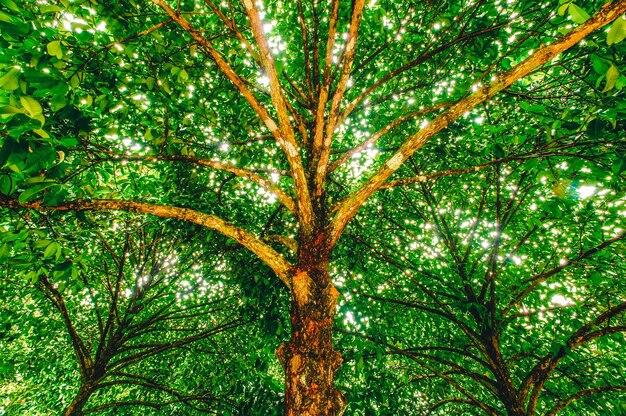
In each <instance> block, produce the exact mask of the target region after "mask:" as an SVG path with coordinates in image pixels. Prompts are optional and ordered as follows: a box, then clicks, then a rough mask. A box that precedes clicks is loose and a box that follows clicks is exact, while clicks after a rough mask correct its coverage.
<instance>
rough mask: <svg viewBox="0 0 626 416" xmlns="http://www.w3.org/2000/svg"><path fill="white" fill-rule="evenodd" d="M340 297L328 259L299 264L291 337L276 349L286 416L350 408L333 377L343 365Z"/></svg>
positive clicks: (337, 412)
mask: <svg viewBox="0 0 626 416" xmlns="http://www.w3.org/2000/svg"><path fill="white" fill-rule="evenodd" d="M338 298H339V292H338V291H337V289H336V288H335V287H334V286H333V284H332V282H331V281H330V276H329V272H328V261H326V260H322V261H319V260H318V261H316V262H314V263H310V262H307V261H304V262H303V261H301V262H300V266H299V267H298V268H297V269H296V271H295V272H294V274H293V276H292V292H291V339H290V340H289V342H286V343H283V344H282V345H281V346H280V347H279V348H278V351H277V352H276V355H277V356H278V358H279V360H280V361H281V363H282V365H283V367H284V370H285V415H287V416H322V415H324V416H336V415H341V414H342V413H343V411H344V409H345V407H346V404H347V402H346V399H345V397H344V396H343V394H342V393H341V392H340V391H339V390H338V389H336V388H335V387H334V381H333V380H334V374H335V371H337V369H338V368H339V366H340V365H341V354H340V353H339V352H337V351H335V349H334V348H333V342H332V341H333V340H332V328H333V322H334V318H335V312H336V307H337V300H338Z"/></svg>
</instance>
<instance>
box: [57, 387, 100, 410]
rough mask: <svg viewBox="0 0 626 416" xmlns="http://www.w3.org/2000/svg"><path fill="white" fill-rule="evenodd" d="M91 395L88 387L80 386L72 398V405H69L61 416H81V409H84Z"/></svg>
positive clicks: (91, 391)
mask: <svg viewBox="0 0 626 416" xmlns="http://www.w3.org/2000/svg"><path fill="white" fill-rule="evenodd" d="M92 393H93V390H92V389H91V388H90V387H88V386H85V385H83V386H81V387H80V390H78V393H76V396H74V400H72V403H70V405H69V406H68V407H67V409H65V411H64V412H63V416H82V415H83V409H84V408H85V405H86V404H87V401H88V400H89V398H90V397H91V394H92Z"/></svg>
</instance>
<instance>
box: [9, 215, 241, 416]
mask: <svg viewBox="0 0 626 416" xmlns="http://www.w3.org/2000/svg"><path fill="white" fill-rule="evenodd" d="M37 219H38V220H41V221H44V220H45V221H48V219H47V218H46V217H38V218H37ZM25 220H26V221H24V219H22V220H20V221H22V223H23V225H24V226H25V227H29V228H30V229H27V228H24V227H21V228H22V230H23V231H22V234H20V233H17V232H16V233H6V234H5V235H3V240H5V242H9V243H11V240H13V242H14V243H16V244H15V246H14V247H15V248H16V249H14V252H12V253H11V256H10V258H9V260H8V266H9V267H7V268H6V269H5V276H4V280H5V282H7V281H8V280H12V281H13V282H14V283H16V284H14V285H11V286H7V288H6V289H7V290H5V291H4V293H3V297H6V298H7V300H8V301H9V302H11V297H12V302H17V301H19V299H20V297H23V295H22V296H20V294H22V293H24V291H26V292H28V291H29V290H30V289H31V288H32V287H33V286H30V287H24V280H21V281H18V282H15V278H18V279H19V277H27V278H28V280H30V281H31V282H32V283H33V284H34V287H36V289H37V290H38V291H39V292H40V294H41V295H43V296H44V298H45V299H46V300H47V302H48V304H49V305H51V306H52V307H53V313H54V316H55V319H54V320H56V321H59V320H60V321H61V322H62V328H61V327H58V328H57V329H59V330H63V331H64V332H65V334H66V337H67V338H66V337H64V341H63V343H64V344H65V345H66V346H69V347H70V348H71V351H72V352H70V350H65V351H66V353H65V354H66V355H65V356H62V358H63V359H65V360H66V361H67V358H68V357H70V356H71V355H73V357H74V358H73V365H75V366H76V365H77V366H78V369H79V374H80V377H79V381H78V384H77V385H75V387H74V389H73V390H74V393H73V394H74V396H73V398H72V399H71V402H70V403H69V404H67V403H66V404H65V406H66V407H65V410H64V411H63V414H64V415H67V416H70V415H83V414H87V413H93V412H98V411H104V410H106V409H118V410H116V411H119V409H120V408H124V407H125V406H135V407H136V406H143V407H148V408H153V409H162V408H164V407H165V406H167V405H175V404H177V405H185V406H187V407H188V408H191V409H194V410H195V411H198V412H211V413H214V412H216V411H218V409H221V410H222V411H224V410H225V409H230V410H231V411H232V410H233V408H234V407H236V404H235V403H234V402H233V401H231V400H230V398H229V397H228V395H229V391H228V389H227V388H228V386H224V387H226V389H224V390H223V391H221V392H220V391H219V390H218V388H221V387H220V386H219V385H218V384H219V383H218V380H214V381H215V383H214V384H215V385H212V383H211V382H206V383H204V385H201V386H193V385H192V386H189V385H187V383H186V380H185V377H184V376H185V374H182V373H184V372H185V371H188V372H189V373H190V374H191V373H193V371H194V366H193V365H192V364H191V365H187V364H185V363H184V358H190V359H191V360H193V361H195V360H198V359H200V358H201V359H202V360H204V361H209V362H213V363H214V369H219V370H218V371H221V367H222V366H223V364H221V362H223V359H222V358H220V354H221V347H220V345H222V344H223V343H228V344H230V341H229V339H228V337H229V335H228V331H229V330H232V329H234V328H237V327H240V326H242V325H244V324H246V323H247V322H250V321H251V320H252V319H251V318H247V319H243V318H241V314H240V313H239V312H240V311H239V308H238V306H237V304H238V301H237V300H236V297H235V296H234V295H235V293H236V289H232V288H225V286H224V284H223V280H224V278H223V276H221V274H223V273H221V272H220V270H224V268H225V259H224V257H223V256H218V255H216V254H215V253H214V252H213V247H212V246H211V244H210V243H208V244H205V245H204V247H203V246H199V247H198V246H194V247H193V248H192V247H190V246H188V245H185V244H183V242H184V241H189V240H191V239H192V238H193V237H194V236H196V237H197V232H190V231H181V230H178V231H172V230H168V236H167V239H165V238H164V236H163V230H162V229H156V228H155V224H151V223H144V224H140V223H137V222H135V221H133V220H119V219H116V220H114V221H113V223H112V224H111V225H112V228H111V229H106V227H102V229H101V230H97V231H94V230H91V231H90V232H86V233H85V232H83V233H81V234H77V235H74V236H60V235H58V234H56V233H55V232H54V229H53V228H52V227H51V226H50V227H49V228H48V232H47V233H46V232H44V231H43V230H42V229H41V228H40V227H39V225H40V224H37V222H38V221H37V222H34V221H33V220H31V219H25ZM51 224H52V222H51V221H48V225H51ZM101 225H102V224H100V226H101ZM24 233H25V234H24ZM192 234H193V235H192ZM26 235H30V237H31V238H29V239H27V240H22V238H23V237H25V236H26ZM33 236H35V239H32V237H33ZM173 236H175V237H173ZM24 241H26V243H24ZM22 249H23V250H22ZM29 251H30V253H28V252H29ZM20 259H21V260H25V259H29V261H30V267H24V266H23V265H20V264H19V261H20ZM209 276H210V277H211V278H209ZM11 288H12V289H13V293H10V292H11V290H10V289H11ZM11 295H13V296H11ZM14 304H15V303H13V305H14ZM13 309H15V308H12V310H13ZM44 311H45V312H44V313H49V312H50V309H49V308H47V311H46V310H45V309H44ZM31 319H35V320H37V319H38V318H36V317H31ZM33 325H36V323H33ZM44 331H45V332H44V335H43V336H42V337H41V338H43V339H46V338H50V337H51V336H52V335H53V334H54V330H52V331H50V330H49V329H48V330H47V331H46V330H45V329H44ZM220 337H221V339H220ZM68 341H69V342H68ZM68 344H69V345H68ZM72 353H73V354H72ZM174 362H175V363H177V364H176V367H174V368H172V363H174ZM59 384H62V383H59ZM190 384H191V383H190Z"/></svg>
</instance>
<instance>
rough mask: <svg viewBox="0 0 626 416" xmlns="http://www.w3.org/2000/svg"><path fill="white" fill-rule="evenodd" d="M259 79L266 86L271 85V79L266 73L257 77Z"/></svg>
mask: <svg viewBox="0 0 626 416" xmlns="http://www.w3.org/2000/svg"><path fill="white" fill-rule="evenodd" d="M257 81H258V83H259V84H261V85H263V86H264V87H268V86H269V85H270V79H269V78H268V77H267V76H265V75H264V76H262V77H259V78H257Z"/></svg>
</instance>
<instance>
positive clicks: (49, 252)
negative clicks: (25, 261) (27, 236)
mask: <svg viewBox="0 0 626 416" xmlns="http://www.w3.org/2000/svg"><path fill="white" fill-rule="evenodd" d="M59 248H60V246H59V243H55V242H51V243H50V244H49V245H48V247H46V250H45V251H44V252H43V258H44V259H49V258H52V256H54V255H55V254H56V253H57V250H58V249H59Z"/></svg>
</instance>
